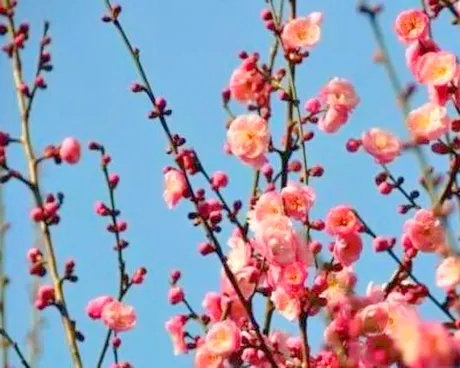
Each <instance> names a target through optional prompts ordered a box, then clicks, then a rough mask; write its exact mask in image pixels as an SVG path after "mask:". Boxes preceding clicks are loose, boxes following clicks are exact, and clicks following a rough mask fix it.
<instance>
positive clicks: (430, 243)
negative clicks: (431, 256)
mask: <svg viewBox="0 0 460 368" xmlns="http://www.w3.org/2000/svg"><path fill="white" fill-rule="evenodd" d="M404 231H405V233H406V234H407V236H408V237H409V239H410V241H411V243H412V245H413V247H414V248H416V249H418V250H420V251H422V252H436V251H439V250H441V249H442V248H443V247H444V246H445V233H444V228H443V226H442V223H441V221H440V220H439V219H438V218H437V217H436V216H435V215H434V213H433V211H431V210H426V209H420V210H418V211H417V212H416V213H415V216H414V217H413V218H412V219H409V220H407V221H406V222H405V224H404Z"/></svg>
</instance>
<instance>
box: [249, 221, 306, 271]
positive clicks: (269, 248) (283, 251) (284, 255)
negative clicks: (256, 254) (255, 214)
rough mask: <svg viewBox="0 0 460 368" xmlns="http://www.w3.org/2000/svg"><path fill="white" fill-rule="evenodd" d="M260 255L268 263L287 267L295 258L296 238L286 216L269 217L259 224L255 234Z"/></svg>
mask: <svg viewBox="0 0 460 368" xmlns="http://www.w3.org/2000/svg"><path fill="white" fill-rule="evenodd" d="M256 240H257V241H258V242H259V243H260V244H259V246H260V247H261V249H259V251H260V252H261V254H262V255H263V256H264V257H265V258H267V260H268V262H270V263H275V264H277V265H281V266H282V265H287V264H289V263H291V262H293V261H295V259H296V256H297V244H298V243H297V237H296V233H295V232H294V228H293V226H292V223H291V221H290V220H289V219H288V218H287V217H286V216H282V215H279V216H270V217H268V218H267V219H265V220H264V221H262V222H261V223H260V226H259V228H258V229H257V232H256Z"/></svg>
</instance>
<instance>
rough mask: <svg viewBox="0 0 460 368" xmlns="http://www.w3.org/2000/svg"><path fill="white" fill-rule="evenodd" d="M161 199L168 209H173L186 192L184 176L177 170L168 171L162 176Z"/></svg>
mask: <svg viewBox="0 0 460 368" xmlns="http://www.w3.org/2000/svg"><path fill="white" fill-rule="evenodd" d="M164 186H165V189H164V192H163V198H164V200H165V202H166V204H167V205H168V207H169V208H173V207H174V206H175V205H176V204H177V203H178V202H179V201H180V200H181V198H182V197H183V195H184V193H185V192H186V191H187V182H186V179H185V176H184V174H183V173H182V172H181V171H179V170H177V169H170V170H168V171H167V172H166V173H165V175H164Z"/></svg>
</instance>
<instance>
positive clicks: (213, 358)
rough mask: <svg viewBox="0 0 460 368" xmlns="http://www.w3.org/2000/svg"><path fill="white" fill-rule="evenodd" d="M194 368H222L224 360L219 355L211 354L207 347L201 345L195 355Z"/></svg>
mask: <svg viewBox="0 0 460 368" xmlns="http://www.w3.org/2000/svg"><path fill="white" fill-rule="evenodd" d="M194 367H195V368H223V367H224V358H223V357H222V356H220V355H219V354H216V353H213V352H211V351H210V350H209V349H208V347H207V346H206V344H205V345H202V346H201V347H199V348H198V350H197V351H196V355H195V366H194Z"/></svg>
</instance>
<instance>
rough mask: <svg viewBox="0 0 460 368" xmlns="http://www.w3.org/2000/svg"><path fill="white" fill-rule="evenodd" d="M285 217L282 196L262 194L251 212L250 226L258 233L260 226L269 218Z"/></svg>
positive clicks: (270, 193) (268, 193) (274, 193)
mask: <svg viewBox="0 0 460 368" xmlns="http://www.w3.org/2000/svg"><path fill="white" fill-rule="evenodd" d="M280 215H284V205H283V198H282V196H281V195H280V194H279V193H277V192H275V191H272V192H267V193H264V194H262V195H261V196H260V197H259V199H258V200H257V202H256V204H255V206H254V208H253V209H252V210H251V211H249V213H248V217H249V224H250V225H251V228H252V230H254V231H256V229H257V227H258V225H259V224H260V223H261V222H262V221H263V220H265V219H266V218H268V217H271V216H280Z"/></svg>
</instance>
